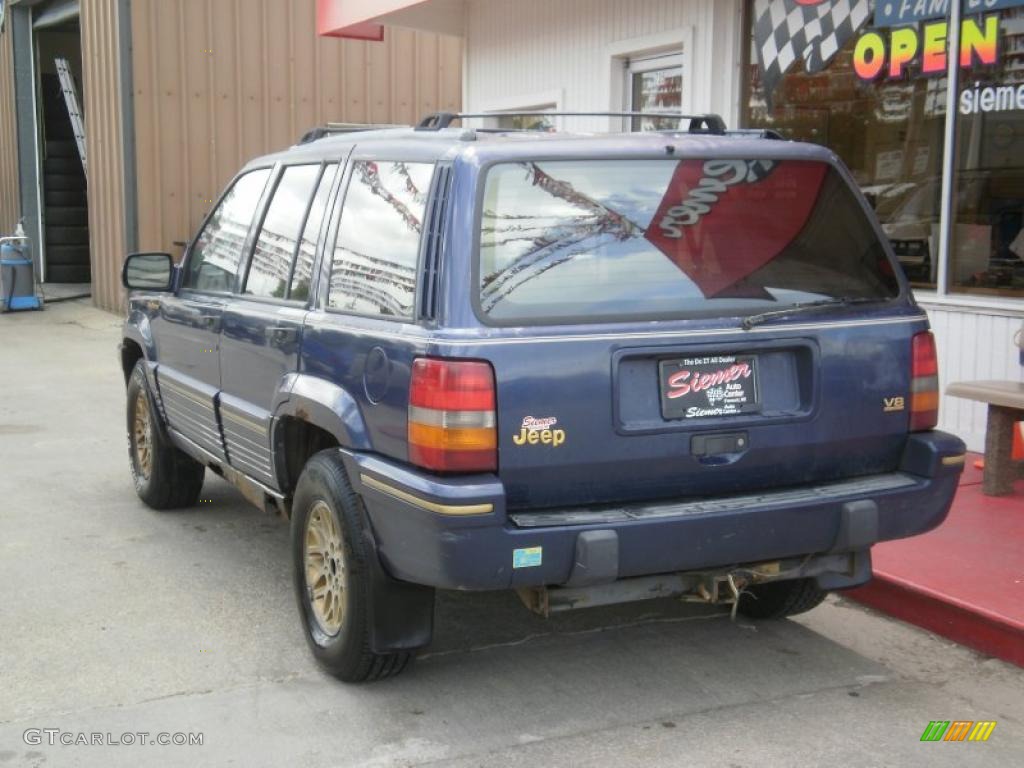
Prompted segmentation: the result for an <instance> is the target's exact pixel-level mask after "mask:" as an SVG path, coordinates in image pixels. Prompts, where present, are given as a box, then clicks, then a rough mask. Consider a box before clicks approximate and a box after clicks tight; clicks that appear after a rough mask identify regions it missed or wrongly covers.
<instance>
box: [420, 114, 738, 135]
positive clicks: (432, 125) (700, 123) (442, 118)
mask: <svg viewBox="0 0 1024 768" xmlns="http://www.w3.org/2000/svg"><path fill="white" fill-rule="evenodd" d="M497 117H622V118H633V117H648V118H657V119H665V118H672V119H676V120H689V121H690V125H689V127H688V129H687V130H688V131H689V133H713V134H719V135H724V134H725V133H726V127H725V121H724V120H723V119H722V118H721V116H720V115H715V114H710V113H709V114H699V115H681V114H679V113H678V112H540V111H527V112H475V113H468V112H433V113H431V114H429V115H427V116H426V117H424V118H423V119H422V120H420V122H419V124H417V126H416V130H417V131H440V130H441V129H443V128H447V127H449V126H450V125H451V124H452V123H453V122H455V121H456V120H465V119H470V118H477V119H485V118H492V119H493V118H497Z"/></svg>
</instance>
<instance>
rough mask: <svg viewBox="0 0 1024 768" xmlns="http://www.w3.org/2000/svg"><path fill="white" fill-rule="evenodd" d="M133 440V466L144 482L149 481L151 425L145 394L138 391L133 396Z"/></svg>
mask: <svg viewBox="0 0 1024 768" xmlns="http://www.w3.org/2000/svg"><path fill="white" fill-rule="evenodd" d="M132 433H133V434H132V436H133V437H134V438H135V465H136V468H137V469H138V472H139V474H140V475H142V478H143V479H144V480H149V473H150V472H151V471H152V469H153V424H152V422H151V421H150V419H149V402H148V401H147V400H146V393H145V392H144V391H143V390H142V389H139V394H137V395H136V396H135V420H134V424H133V426H132Z"/></svg>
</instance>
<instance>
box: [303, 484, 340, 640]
mask: <svg viewBox="0 0 1024 768" xmlns="http://www.w3.org/2000/svg"><path fill="white" fill-rule="evenodd" d="M305 539H306V545H305V553H306V554H305V564H306V595H307V597H308V598H309V603H310V605H311V606H312V608H313V616H314V618H315V619H316V623H317V624H319V625H320V629H321V630H323V632H324V633H325V634H327V635H336V634H338V632H339V631H340V630H341V625H342V624H343V623H344V621H345V589H346V588H347V586H348V585H347V580H346V576H345V546H344V543H343V542H342V539H341V533H340V532H339V531H338V525H337V523H336V522H335V520H334V515H333V514H332V513H331V509H330V507H328V506H327V503H326V502H324V501H317V502H316V503H315V504H314V505H313V509H312V510H310V512H309V517H308V518H306V537H305Z"/></svg>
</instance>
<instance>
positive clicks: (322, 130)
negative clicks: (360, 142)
mask: <svg viewBox="0 0 1024 768" xmlns="http://www.w3.org/2000/svg"><path fill="white" fill-rule="evenodd" d="M392 128H405V129H408V128H409V126H408V125H392V124H384V123H379V124H373V123H327V125H322V126H317V127H316V128H313V129H312V130H309V131H306V133H304V134H303V136H302V138H301V139H299V144H309V143H310V142H313V141H318V140H320V139H322V138H324V137H325V136H333V135H335V134H338V133H360V132H362V131H382V130H388V129H392Z"/></svg>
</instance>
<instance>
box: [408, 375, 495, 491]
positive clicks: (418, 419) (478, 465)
mask: <svg viewBox="0 0 1024 768" xmlns="http://www.w3.org/2000/svg"><path fill="white" fill-rule="evenodd" d="M494 400H495V397H494V372H493V371H492V370H491V366H490V365H488V364H487V363H483V362H479V361H475V360H439V359H435V358H423V357H421V358H418V359H417V360H415V361H414V362H413V365H412V381H411V383H410V385H409V460H410V461H411V462H412V463H413V464H416V465H418V466H421V467H424V468H425V469H431V470H436V471H439V472H489V471H494V470H496V469H497V468H498V440H497V429H496V426H495V422H496V419H495V414H494Z"/></svg>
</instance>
